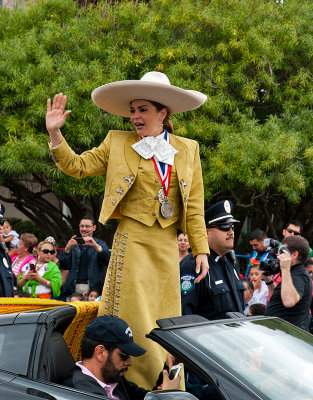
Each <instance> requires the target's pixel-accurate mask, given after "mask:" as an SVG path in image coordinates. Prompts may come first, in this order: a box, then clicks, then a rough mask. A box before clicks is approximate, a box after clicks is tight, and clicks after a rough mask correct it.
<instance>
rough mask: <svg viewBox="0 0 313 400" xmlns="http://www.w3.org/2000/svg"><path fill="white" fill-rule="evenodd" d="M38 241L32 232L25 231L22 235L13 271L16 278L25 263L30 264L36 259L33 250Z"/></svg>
mask: <svg viewBox="0 0 313 400" xmlns="http://www.w3.org/2000/svg"><path fill="white" fill-rule="evenodd" d="M37 243H38V240H37V238H36V236H35V235H33V234H32V233H23V234H22V235H21V237H20V241H19V244H18V246H17V257H16V258H15V259H14V261H13V264H12V271H13V274H14V276H15V277H16V279H17V278H18V276H19V274H20V273H21V272H22V268H23V267H24V265H25V264H28V263H30V262H31V261H36V257H35V256H34V254H33V251H34V247H35V246H37Z"/></svg>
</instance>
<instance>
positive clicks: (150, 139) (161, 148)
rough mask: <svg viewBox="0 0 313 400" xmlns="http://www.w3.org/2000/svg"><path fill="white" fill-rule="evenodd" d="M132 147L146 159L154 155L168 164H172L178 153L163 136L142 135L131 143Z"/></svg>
mask: <svg viewBox="0 0 313 400" xmlns="http://www.w3.org/2000/svg"><path fill="white" fill-rule="evenodd" d="M132 148H133V149H134V150H135V151H136V152H137V153H138V154H139V155H141V157H143V158H145V159H146V160H149V159H150V158H152V157H155V158H156V159H157V160H158V161H159V162H163V163H165V164H169V165H173V164H174V156H175V154H176V153H178V150H176V149H174V147H173V146H172V145H171V144H169V143H168V142H167V141H166V140H165V139H164V138H163V137H162V138H160V137H154V136H146V137H144V138H143V139H142V140H140V141H139V142H137V143H135V144H133V145H132Z"/></svg>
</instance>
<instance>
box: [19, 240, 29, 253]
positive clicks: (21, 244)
mask: <svg viewBox="0 0 313 400" xmlns="http://www.w3.org/2000/svg"><path fill="white" fill-rule="evenodd" d="M16 252H17V254H18V255H19V256H21V257H24V256H27V255H28V254H29V252H28V248H27V247H26V246H25V244H24V242H23V240H22V239H20V242H19V244H18V246H17V249H16Z"/></svg>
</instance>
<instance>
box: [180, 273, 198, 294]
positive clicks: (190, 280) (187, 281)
mask: <svg viewBox="0 0 313 400" xmlns="http://www.w3.org/2000/svg"><path fill="white" fill-rule="evenodd" d="M195 279H196V277H195V276H194V275H182V276H181V277H180V290H181V293H182V294H183V295H184V296H186V295H187V294H189V293H190V292H192V291H193V289H194V287H195Z"/></svg>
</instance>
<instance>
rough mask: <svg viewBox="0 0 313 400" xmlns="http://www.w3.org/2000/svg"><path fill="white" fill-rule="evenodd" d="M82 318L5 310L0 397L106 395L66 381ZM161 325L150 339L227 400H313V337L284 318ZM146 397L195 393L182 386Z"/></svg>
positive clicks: (61, 311) (72, 311) (63, 311)
mask: <svg viewBox="0 0 313 400" xmlns="http://www.w3.org/2000/svg"><path fill="white" fill-rule="evenodd" d="M0 308H1V306H0ZM75 316H76V308H75V307H73V306H72V305H61V306H57V307H54V308H52V309H39V310H29V311H28V312H15V313H9V314H3V315H0V399H1V400H11V399H16V400H20V399H26V400H28V399H33V400H34V399H49V400H61V399H62V400H72V399H77V400H83V399H84V400H87V399H89V400H91V399H103V398H104V397H103V396H98V395H92V394H90V393H86V392H82V391H78V390H75V389H72V388H68V387H65V386H62V385H61V384H60V383H61V382H62V381H63V379H64V378H65V377H66V376H67V374H68V373H69V371H70V370H71V369H72V368H73V366H74V359H73V356H72V354H71V352H70V350H69V347H68V346H67V343H66V341H65V340H64V337H63V335H64V333H65V332H66V330H67V328H68V326H69V325H70V324H72V321H73V319H74V318H75ZM159 325H160V326H162V327H160V328H156V329H154V330H153V331H151V332H150V334H149V335H148V337H150V338H151V339H153V340H155V341H156V342H158V343H160V345H162V346H163V347H164V348H165V349H167V350H168V351H169V352H170V353H172V354H173V355H174V356H176V358H178V359H179V360H180V361H182V362H183V363H184V364H185V366H186V367H187V369H188V370H189V371H193V372H195V373H196V374H197V376H199V378H201V379H202V381H203V386H204V389H205V388H206V386H207V387H211V388H212V387H213V388H214V390H215V392H216V395H217V396H218V398H220V399H232V400H236V399H240V400H243V399H284V400H286V399H293V400H297V399H299V400H300V399H301V400H310V399H313V390H312V387H311V386H312V376H313V346H312V344H313V336H311V335H310V334H308V333H306V332H304V331H302V330H300V329H298V328H296V327H294V326H292V325H290V324H288V323H286V322H284V321H281V320H280V319H278V318H266V317H262V318H256V317H251V318H246V317H243V318H234V319H228V320H223V321H214V322H213V321H211V322H210V321H207V320H205V319H202V318H201V317H199V318H198V317H197V316H190V317H189V316H186V317H178V318H174V319H171V320H161V321H159ZM146 397H147V400H154V399H157V400H163V399H164V400H171V399H177V400H180V399H187V398H193V397H192V395H189V394H187V393H184V392H179V391H170V392H159V393H152V392H151V393H148V394H147V396H146ZM207 398H208V399H211V397H207Z"/></svg>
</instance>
